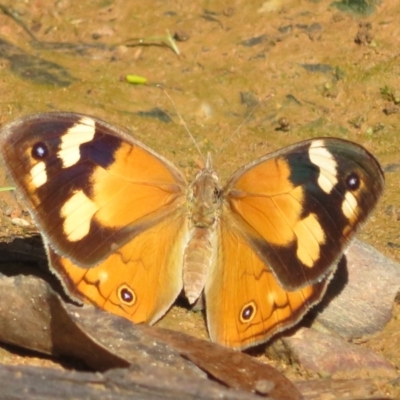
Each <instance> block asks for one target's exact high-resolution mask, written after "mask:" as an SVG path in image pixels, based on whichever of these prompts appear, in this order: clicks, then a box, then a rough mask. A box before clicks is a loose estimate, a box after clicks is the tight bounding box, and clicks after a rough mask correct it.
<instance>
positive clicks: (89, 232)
mask: <svg viewBox="0 0 400 400" xmlns="http://www.w3.org/2000/svg"><path fill="white" fill-rule="evenodd" d="M0 148H1V149H2V155H3V158H4V161H5V165H6V167H7V169H8V172H9V173H10V174H11V175H12V177H13V178H14V180H15V182H16V185H17V187H18V189H19V190H20V192H21V193H22V194H23V196H24V198H25V200H26V201H27V203H28V205H29V208H30V210H31V211H32V216H33V218H34V219H35V221H36V223H37V225H38V227H39V229H40V231H41V233H42V234H43V235H44V237H45V240H46V242H48V243H49V244H50V245H51V247H52V248H53V249H54V251H55V252H56V253H57V254H59V255H60V256H62V257H67V258H68V259H69V260H70V261H71V262H72V263H73V264H76V265H79V266H83V267H90V266H94V265H96V264H98V263H99V262H100V261H102V260H103V259H104V258H106V257H108V256H109V255H110V254H111V253H113V252H114V251H115V250H116V249H118V248H119V247H121V246H123V245H125V244H126V243H128V242H129V241H130V240H132V239H133V238H134V237H135V236H137V235H139V234H140V233H141V232H143V231H145V230H147V229H149V228H151V227H153V226H155V225H156V224H158V223H159V221H161V220H163V219H164V218H167V217H168V216H170V215H172V214H173V213H174V212H175V211H176V210H177V209H183V208H184V204H185V187H186V184H185V180H184V178H183V176H182V175H181V173H180V172H179V170H177V169H176V168H175V167H174V166H173V165H172V164H170V163H169V162H168V161H167V160H165V159H163V158H162V157H161V156H158V155H157V154H155V153H154V152H152V151H151V150H150V149H148V148H147V147H146V146H144V145H143V144H141V143H139V142H138V141H136V140H134V139H132V138H131V137H130V136H129V135H126V134H124V133H123V132H121V131H120V130H118V129H117V128H115V127H112V126H110V125H108V124H107V123H105V122H103V121H101V120H99V119H96V118H92V117H88V116H85V115H80V114H73V113H59V112H56V113H45V114H36V115H34V116H31V117H27V118H23V119H19V120H17V121H15V122H13V123H12V124H10V125H8V126H6V127H4V128H3V129H2V131H1V135H0Z"/></svg>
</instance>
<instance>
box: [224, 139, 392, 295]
mask: <svg viewBox="0 0 400 400" xmlns="http://www.w3.org/2000/svg"><path fill="white" fill-rule="evenodd" d="M383 186H384V177H383V172H382V170H381V168H380V166H379V163H378V162H377V160H376V159H375V158H374V157H373V156H372V155H371V154H370V153H368V152H367V151H366V150H365V149H364V148H363V147H361V146H359V145H357V144H355V143H352V142H348V141H345V140H341V139H333V138H321V139H314V140H308V141H304V142H301V143H297V144H295V145H293V146H291V147H288V148H286V149H282V150H280V151H278V152H276V153H272V154H270V155H268V156H265V157H263V158H261V159H259V160H257V161H255V162H254V163H252V164H250V165H248V166H245V167H244V168H242V169H240V170H239V171H237V172H236V174H235V175H234V176H233V177H232V179H231V180H230V181H229V183H228V184H227V186H226V189H225V190H224V196H225V197H224V199H225V203H226V210H227V211H226V212H227V213H232V215H233V216H234V218H236V219H237V221H238V222H237V224H239V225H240V226H241V229H242V230H243V232H244V236H245V238H246V241H247V243H248V245H249V246H250V247H251V248H252V249H253V250H254V252H255V253H256V254H257V255H258V257H259V258H260V259H261V260H263V262H264V263H265V264H266V265H267V266H268V267H270V268H271V270H272V272H273V274H274V275H275V277H276V278H277V280H278V282H279V283H280V284H281V285H282V286H283V288H284V289H286V290H297V289H299V288H302V287H307V286H309V285H311V284H314V283H317V282H320V281H321V280H322V279H323V278H324V277H326V276H328V275H329V274H330V273H331V272H332V270H333V268H334V266H335V262H336V261H337V259H338V257H339V256H340V255H341V253H342V251H343V250H344V249H345V247H346V246H347V244H348V243H349V241H350V239H351V238H352V237H353V236H354V234H355V232H356V231H357V229H358V227H359V226H360V225H361V224H362V223H363V222H364V221H365V219H366V218H367V216H368V215H369V214H370V212H371V211H372V209H373V208H374V207H375V205H376V203H377V201H378V198H379V196H380V194H381V193H382V190H383ZM221 268H224V266H221ZM227 268H229V267H227Z"/></svg>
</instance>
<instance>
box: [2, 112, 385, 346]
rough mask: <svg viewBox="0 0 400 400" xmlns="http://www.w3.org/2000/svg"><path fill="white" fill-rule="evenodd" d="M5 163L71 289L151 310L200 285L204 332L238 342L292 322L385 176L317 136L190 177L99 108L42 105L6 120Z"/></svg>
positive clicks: (371, 162)
mask: <svg viewBox="0 0 400 400" xmlns="http://www.w3.org/2000/svg"><path fill="white" fill-rule="evenodd" d="M0 147H1V151H2V157H3V159H4V163H5V166H6V168H7V170H8V171H9V173H10V174H11V176H12V177H13V178H14V180H15V182H16V185H17V187H18V189H19V191H20V193H21V194H22V196H23V197H24V198H25V200H26V201H27V204H28V206H29V209H30V211H31V214H32V216H33V218H34V220H35V221H36V223H37V225H38V227H39V230H40V232H41V234H42V236H43V239H44V242H45V245H46V248H47V251H48V258H49V263H50V266H51V268H52V269H53V270H54V271H55V272H56V273H57V274H58V275H59V276H60V278H61V279H62V281H63V282H64V283H65V286H66V289H67V290H68V292H69V293H70V295H71V296H72V297H75V298H78V299H83V300H87V301H90V302H92V303H94V304H96V305H97V306H98V307H100V308H103V309H105V310H108V311H110V312H113V313H115V314H118V315H121V316H124V317H126V318H129V319H130V320H132V321H133V322H135V323H142V322H146V323H154V322H155V321H157V320H158V319H159V318H161V317H162V316H163V315H164V314H165V312H166V311H167V310H168V309H169V308H170V307H171V305H172V303H173V302H174V301H175V299H176V298H177V296H178V295H179V293H180V292H181V291H182V290H183V291H184V292H185V294H186V296H187V298H188V300H189V302H190V303H194V302H195V301H196V300H197V299H198V298H199V297H200V296H202V294H203V293H204V298H205V305H206V306H205V308H206V315H207V325H208V330H209V333H210V337H211V339H212V340H214V341H216V342H218V343H221V344H223V345H226V346H230V347H233V348H237V349H243V348H246V347H249V346H251V345H254V344H257V343H261V342H264V341H266V340H268V339H269V338H270V337H271V336H272V335H273V334H275V333H277V332H280V331H281V330H283V329H286V328H288V327H290V326H293V325H294V324H296V323H297V322H298V321H299V320H300V319H301V317H302V316H303V315H304V314H305V312H307V310H308V309H309V308H310V307H311V306H312V305H313V304H315V303H317V302H318V301H319V300H320V299H321V297H322V296H323V294H324V292H325V289H326V286H327V284H328V282H329V279H330V277H331V275H332V273H333V271H334V269H335V265H336V263H337V261H338V259H339V258H340V257H341V254H342V252H343V250H344V249H345V248H346V246H347V245H348V243H349V241H350V240H351V238H352V237H353V236H354V234H355V232H356V231H357V229H358V228H359V226H360V225H361V224H362V223H363V222H364V221H365V220H366V218H367V217H368V215H369V213H370V212H371V211H372V209H373V208H374V206H375V204H376V202H377V201H378V198H379V196H380V194H381V192H382V190H383V185H384V179H383V173H382V170H381V168H380V166H379V164H378V162H377V161H376V159H375V158H374V157H373V156H372V155H371V154H370V153H368V152H367V151H366V150H365V149H364V148H362V147H361V146H359V145H356V144H354V143H351V142H348V141H345V140H340V139H334V138H319V139H312V140H307V141H304V142H300V143H297V144H294V145H292V146H289V147H287V148H285V149H282V150H279V151H277V152H275V153H272V154H268V155H265V156H264V157H261V158H260V159H258V160H256V161H254V162H253V163H251V164H248V165H246V166H244V167H242V168H241V169H239V170H238V171H237V172H236V173H235V174H234V175H233V176H232V177H231V178H230V179H229V181H228V183H227V184H226V185H225V186H223V187H222V186H220V183H219V180H218V176H217V174H216V173H215V171H214V170H213V168H212V165H211V158H210V157H209V158H208V160H207V163H206V166H205V168H204V169H203V170H201V171H200V172H199V173H198V175H197V176H196V178H195V180H194V181H193V182H192V183H191V184H190V185H187V184H186V181H185V179H184V177H183V175H182V174H181V172H180V171H179V170H178V169H177V168H175V167H174V166H173V165H172V164H171V163H170V162H169V161H167V160H166V159H164V158H163V157H162V156H160V155H158V154H156V153H155V152H154V151H152V150H151V149H149V148H148V147H146V146H145V145H144V144H142V143H140V142H138V141H137V140H135V139H133V138H132V137H131V136H129V135H127V134H125V133H124V132H122V131H120V130H119V129H117V128H115V127H113V126H110V125H109V124H107V123H105V122H104V121H101V120H99V119H96V118H93V117H89V116H86V115H81V114H73V113H59V112H57V113H45V114H37V115H34V116H31V117H26V118H22V119H19V120H17V121H15V122H13V123H11V124H10V125H8V126H6V127H4V128H3V129H2V131H1V133H0Z"/></svg>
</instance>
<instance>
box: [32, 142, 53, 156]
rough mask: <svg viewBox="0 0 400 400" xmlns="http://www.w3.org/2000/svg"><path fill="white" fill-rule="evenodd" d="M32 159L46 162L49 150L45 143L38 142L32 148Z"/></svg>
mask: <svg viewBox="0 0 400 400" xmlns="http://www.w3.org/2000/svg"><path fill="white" fill-rule="evenodd" d="M31 153H32V157H33V158H34V159H35V160H44V159H46V158H47V157H48V156H49V148H48V147H47V145H46V144H45V143H43V142H37V143H35V144H34V145H33V147H32V152H31Z"/></svg>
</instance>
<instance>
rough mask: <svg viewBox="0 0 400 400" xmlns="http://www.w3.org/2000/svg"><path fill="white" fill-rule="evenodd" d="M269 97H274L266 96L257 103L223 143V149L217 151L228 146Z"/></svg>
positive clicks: (271, 95)
mask: <svg viewBox="0 0 400 400" xmlns="http://www.w3.org/2000/svg"><path fill="white" fill-rule="evenodd" d="M270 97H274V95H273V94H272V93H271V94H268V95H267V96H265V97H264V98H263V99H262V100H261V101H259V102H258V103H257V104H256V105H255V106H254V107H253V108H252V109H251V110H250V112H249V113H248V114H247V115H246V118H245V119H244V120H243V121H242V122H241V123H240V124H239V126H238V127H237V128H236V129H235V130H234V132H233V133H232V135H231V136H230V138H229V139H228V140H227V141H226V142H225V145H224V146H223V147H221V148H220V149H219V151H218V153H219V152H221V151H222V150H223V149H224V148H225V147H226V146H227V145H228V144H229V142H232V141H233V138H234V137H235V136H236V135H237V133H238V132H239V131H240V130H241V129H242V127H243V125H245V124H247V122H248V121H249V119H250V118H251V116H252V115H253V114H254V113H255V112H256V110H257V109H258V108H259V107H260V106H261V104H262V103H264V102H265V101H267V100H268V99H269V98H270Z"/></svg>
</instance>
